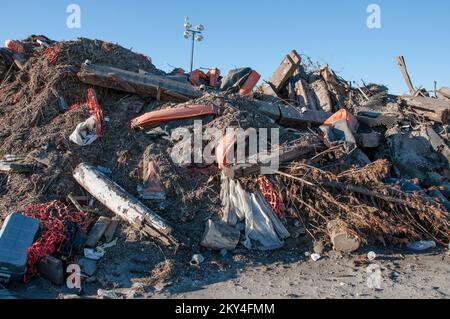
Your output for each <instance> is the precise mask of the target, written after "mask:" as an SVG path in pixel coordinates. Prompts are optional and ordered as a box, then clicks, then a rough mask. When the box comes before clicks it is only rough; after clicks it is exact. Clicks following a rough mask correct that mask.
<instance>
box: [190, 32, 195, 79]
mask: <svg viewBox="0 0 450 319" xmlns="http://www.w3.org/2000/svg"><path fill="white" fill-rule="evenodd" d="M194 47H195V37H194V35H192V51H191V72H190V73H192V71H193V70H194Z"/></svg>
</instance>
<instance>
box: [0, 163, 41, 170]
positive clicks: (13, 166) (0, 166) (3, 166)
mask: <svg viewBox="0 0 450 319" xmlns="http://www.w3.org/2000/svg"><path fill="white" fill-rule="evenodd" d="M0 171H1V172H11V173H33V172H35V171H36V166H35V165H32V164H20V163H7V162H2V161H0Z"/></svg>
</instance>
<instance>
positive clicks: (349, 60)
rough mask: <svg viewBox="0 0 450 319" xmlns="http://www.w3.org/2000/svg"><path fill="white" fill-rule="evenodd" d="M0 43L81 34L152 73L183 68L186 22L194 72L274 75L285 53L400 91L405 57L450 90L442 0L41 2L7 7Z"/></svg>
mask: <svg viewBox="0 0 450 319" xmlns="http://www.w3.org/2000/svg"><path fill="white" fill-rule="evenodd" d="M72 3H75V4H79V5H80V7H81V23H82V25H81V29H69V28H67V26H66V19H67V17H68V13H66V8H67V6H68V5H69V4H72ZM371 3H376V4H378V5H380V7H381V23H382V28H381V29H369V28H367V25H366V20H367V17H368V15H369V14H368V13H366V9H367V6H368V5H369V4H371ZM1 8H2V9H1V12H0V30H1V36H0V40H1V41H2V43H3V42H4V40H6V39H8V38H13V39H20V38H24V37H26V36H27V35H30V34H45V35H47V36H48V37H50V38H53V39H56V40H61V39H75V38H76V37H78V36H83V37H89V38H98V39H102V40H109V41H112V42H117V43H119V44H121V45H123V46H125V47H127V48H133V50H135V51H137V52H141V53H145V54H146V55H148V56H150V57H152V59H153V62H154V63H155V64H156V66H157V67H159V68H161V69H163V70H166V71H167V70H170V69H171V67H170V66H169V64H170V65H173V66H181V67H183V68H185V69H186V70H188V68H189V59H190V56H189V55H190V42H189V41H187V40H185V39H184V38H183V20H184V17H185V16H189V17H190V19H191V22H192V23H193V24H197V23H202V24H204V25H205V26H206V32H205V41H204V42H202V43H199V44H198V45H197V47H196V48H197V49H196V60H195V66H196V67H213V66H217V67H219V68H220V69H221V70H222V71H223V73H225V72H226V71H228V70H229V69H231V68H234V67H242V66H250V67H252V68H254V69H256V70H257V71H259V72H260V73H261V74H262V75H263V78H265V79H267V78H269V77H270V76H271V74H272V73H273V71H274V70H275V68H276V67H277V66H278V65H279V64H280V62H281V60H282V58H283V57H284V55H285V54H286V53H288V52H289V50H291V49H296V50H297V51H298V52H299V53H300V54H305V55H308V56H310V57H311V58H312V59H313V60H317V61H319V62H321V63H328V64H329V65H330V66H331V67H332V68H333V69H334V70H335V71H336V72H337V73H338V74H340V75H341V76H342V77H344V78H345V79H347V80H356V81H360V80H361V79H364V81H366V82H376V83H383V84H386V85H387V86H388V87H389V88H390V90H391V92H392V93H397V94H401V93H403V92H406V91H407V88H406V85H405V84H404V81H403V78H402V76H401V74H400V72H399V70H398V67H397V65H396V62H395V57H396V56H397V55H400V54H402V55H404V56H405V58H406V62H407V65H408V68H409V71H410V74H411V77H412V80H413V83H414V85H415V86H420V85H423V86H425V87H426V88H428V89H432V88H433V81H434V80H436V81H437V82H438V86H450V59H449V51H450V43H449V34H450V1H448V0H431V1H426V2H425V1H419V0H409V1H408V0H371V1H365V0H341V1H335V0H314V1H313V0H307V1H303V0H297V1H294V0H284V1H274V0H272V1H267V0H259V1H256V0H246V1H244V0H241V1H234V0H228V1H214V0H208V1H203V0H201V1H200V0H199V1H195V0H192V1H185V0H184V1H182V0H165V1H152V0H147V1H144V0H141V1H139V0H128V1H118V0H108V1H107V0H96V1H92V0H91V1H88V0H69V1H66V0H53V1H51V0H41V1H4V2H2V5H1Z"/></svg>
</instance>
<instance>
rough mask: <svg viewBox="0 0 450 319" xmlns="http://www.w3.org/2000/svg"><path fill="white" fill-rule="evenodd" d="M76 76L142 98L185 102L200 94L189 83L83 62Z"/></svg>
mask: <svg viewBox="0 0 450 319" xmlns="http://www.w3.org/2000/svg"><path fill="white" fill-rule="evenodd" d="M78 78H79V79H80V80H81V81H82V82H84V83H87V84H91V85H96V86H100V87H106V88H109V89H114V90H118V91H124V92H128V93H133V94H137V95H140V96H142V97H144V98H147V97H153V98H161V100H164V101H175V102H186V101H188V100H190V99H193V98H199V97H201V96H202V93H201V92H200V91H197V90H196V89H195V88H194V87H193V86H192V85H191V84H189V83H182V82H178V81H174V80H171V79H168V78H166V77H164V76H159V75H150V74H139V73H135V72H130V71H126V70H122V69H117V68H113V67H109V66H102V65H94V64H83V65H82V67H81V70H80V72H79V73H78Z"/></svg>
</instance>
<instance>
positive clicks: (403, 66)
mask: <svg viewBox="0 0 450 319" xmlns="http://www.w3.org/2000/svg"><path fill="white" fill-rule="evenodd" d="M397 63H398V66H399V67H400V72H402V75H403V78H404V79H405V82H406V85H407V86H408V89H409V93H410V94H411V96H414V95H415V94H416V90H415V89H414V86H413V84H412V82H411V78H410V76H409V73H408V69H407V68H406V62H405V58H404V57H403V56H398V57H397Z"/></svg>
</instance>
